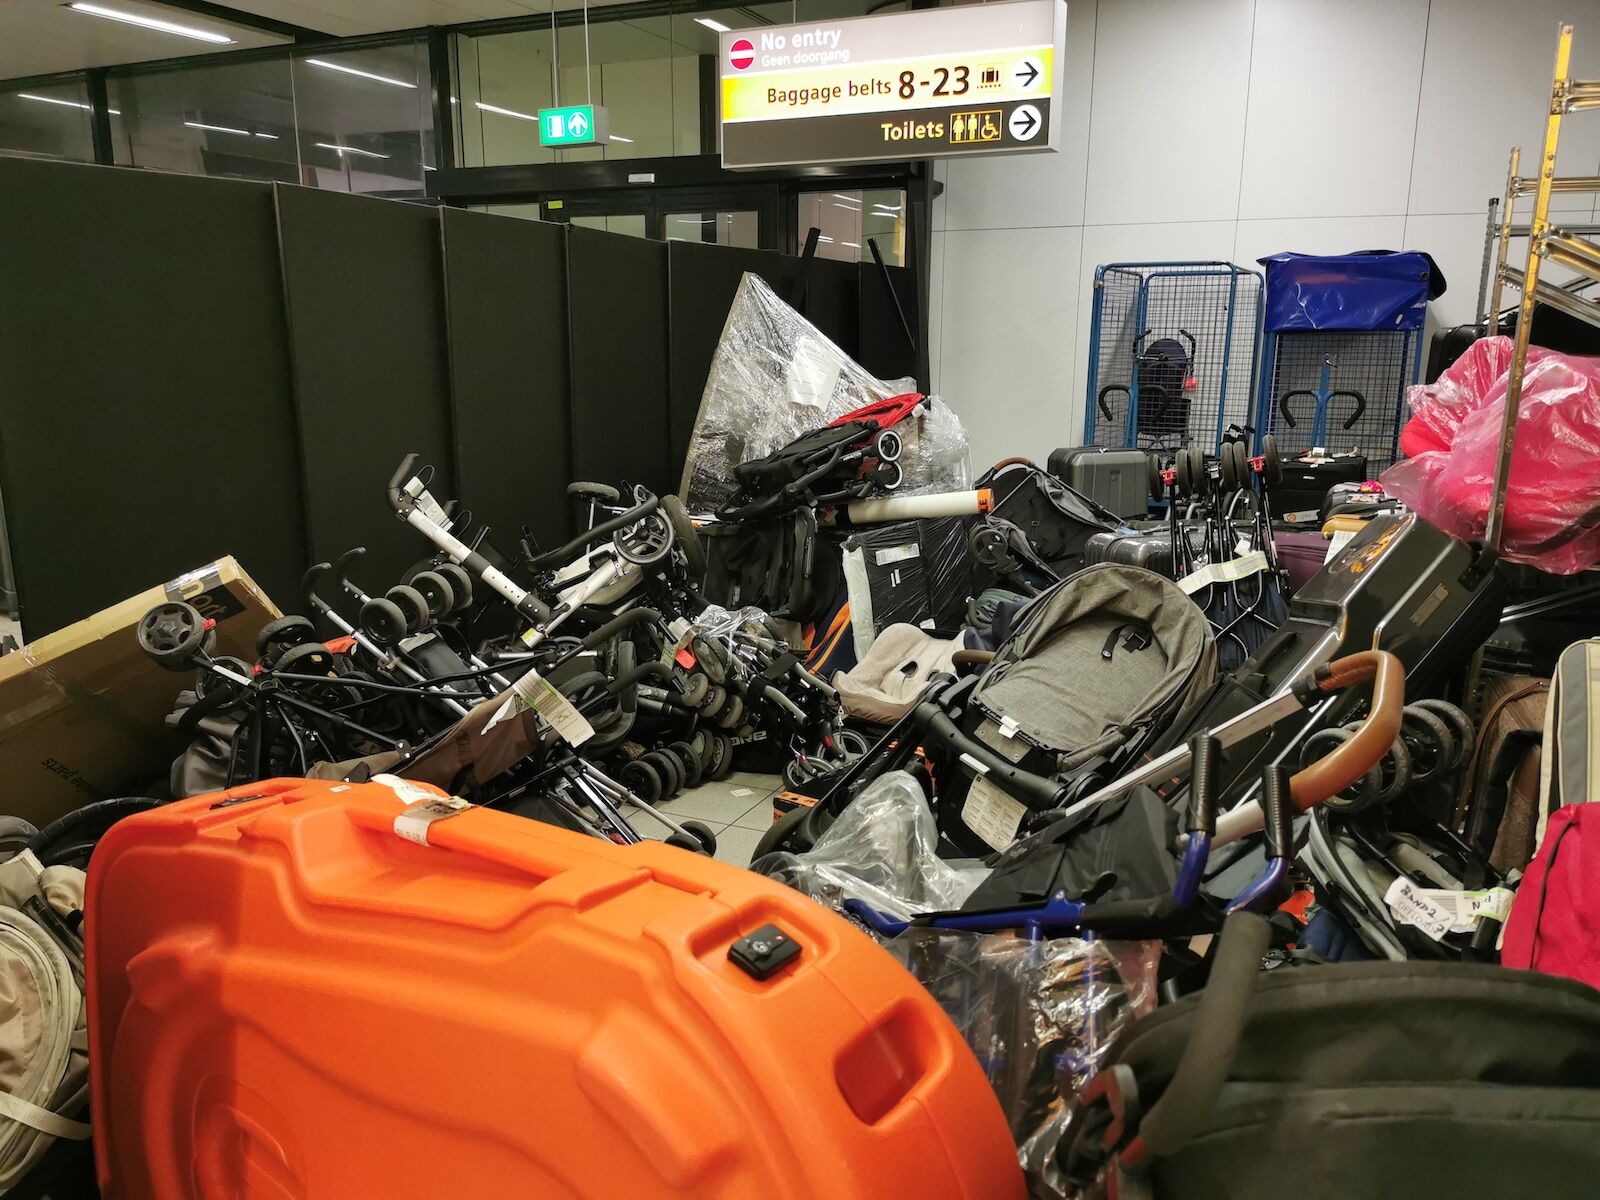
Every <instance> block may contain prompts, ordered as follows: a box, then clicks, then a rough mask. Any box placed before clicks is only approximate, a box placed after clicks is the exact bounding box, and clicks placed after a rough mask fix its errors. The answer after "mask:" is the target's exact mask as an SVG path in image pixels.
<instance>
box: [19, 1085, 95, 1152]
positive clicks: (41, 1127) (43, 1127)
mask: <svg viewBox="0 0 1600 1200" xmlns="http://www.w3.org/2000/svg"><path fill="white" fill-rule="evenodd" d="M0 1117H7V1118H9V1119H11V1120H13V1121H17V1122H19V1123H21V1124H23V1125H26V1126H28V1128H30V1129H37V1130H38V1131H39V1132H40V1133H47V1134H49V1135H50V1136H51V1137H57V1138H66V1139H68V1140H69V1141H74V1142H83V1141H87V1140H88V1139H89V1134H90V1132H91V1131H90V1128H89V1126H88V1125H86V1124H84V1123H83V1122H82V1121H73V1120H70V1119H68V1118H67V1117H63V1116H62V1115H61V1114H60V1113H53V1112H51V1111H50V1110H49V1109H48V1108H40V1107H39V1106H38V1105H37V1104H30V1103H28V1101H26V1100H22V1099H19V1098H18V1097H16V1096H13V1095H10V1094H9V1093H7V1092H0Z"/></svg>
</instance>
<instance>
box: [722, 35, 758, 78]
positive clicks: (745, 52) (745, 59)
mask: <svg viewBox="0 0 1600 1200" xmlns="http://www.w3.org/2000/svg"><path fill="white" fill-rule="evenodd" d="M755 60H756V48H755V47H754V46H753V45H751V44H750V39H749V38H740V39H739V40H738V41H736V42H735V43H734V44H733V45H731V46H729V47H728V61H729V62H730V63H732V64H733V69H734V70H735V71H743V70H744V69H745V68H746V67H748V66H749V65H750V64H751V63H753V62H755Z"/></svg>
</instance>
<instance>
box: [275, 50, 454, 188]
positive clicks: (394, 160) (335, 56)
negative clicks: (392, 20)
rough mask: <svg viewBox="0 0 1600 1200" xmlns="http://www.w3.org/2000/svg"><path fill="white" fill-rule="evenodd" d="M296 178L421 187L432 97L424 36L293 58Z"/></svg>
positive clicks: (429, 156) (428, 164)
mask: <svg viewBox="0 0 1600 1200" xmlns="http://www.w3.org/2000/svg"><path fill="white" fill-rule="evenodd" d="M294 100H295V112H296V116H297V118H298V127H299V142H300V170H301V180H302V182H304V183H308V184H311V185H313V186H315V187H323V188H332V189H335V190H338V191H347V192H368V193H373V194H378V195H389V196H416V195H421V194H423V192H424V190H425V185H424V183H423V175H424V172H426V171H429V170H432V169H433V168H434V166H435V165H436V164H435V163H434V161H433V100H432V89H431V86H430V81H429V77H428V48H427V44H426V43H424V42H420V41H419V42H408V43H402V44H400V45H395V46H377V47H371V48H368V49H364V50H347V51H343V52H334V51H327V52H320V53H314V54H307V55H304V56H298V57H296V58H295V59H294Z"/></svg>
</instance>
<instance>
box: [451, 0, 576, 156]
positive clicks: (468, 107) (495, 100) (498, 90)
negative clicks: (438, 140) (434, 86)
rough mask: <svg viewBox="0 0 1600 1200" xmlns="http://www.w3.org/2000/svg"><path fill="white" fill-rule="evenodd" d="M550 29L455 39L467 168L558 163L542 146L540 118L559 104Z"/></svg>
mask: <svg viewBox="0 0 1600 1200" xmlns="http://www.w3.org/2000/svg"><path fill="white" fill-rule="evenodd" d="M553 44H554V38H553V37H552V35H551V32H550V30H548V29H535V30H527V31H524V32H521V33H502V34H495V35H493V36H491V37H466V36H462V37H458V38H457V39H456V88H455V90H456V92H457V96H456V106H455V116H456V123H457V125H458V127H459V133H458V135H457V136H458V145H457V149H458V151H459V153H460V156H461V157H460V161H461V162H462V163H463V164H465V165H466V166H469V167H487V166H502V165H505V164H508V163H547V162H555V161H556V155H555V151H553V150H547V149H545V148H544V147H542V146H541V145H539V121H538V112H539V110H540V109H541V108H549V107H552V106H553V105H554V104H555V91H554V87H555V85H554V71H555V63H554V53H553V51H552V50H551V46H552V45H553Z"/></svg>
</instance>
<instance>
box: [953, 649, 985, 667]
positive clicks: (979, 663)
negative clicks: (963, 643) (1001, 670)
mask: <svg viewBox="0 0 1600 1200" xmlns="http://www.w3.org/2000/svg"><path fill="white" fill-rule="evenodd" d="M993 661H994V651H993V650H957V651H956V652H955V653H954V654H952V655H951V656H950V662H951V663H952V664H953V665H954V666H958V667H986V666H988V665H989V664H990V663H992V662H993Z"/></svg>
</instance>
